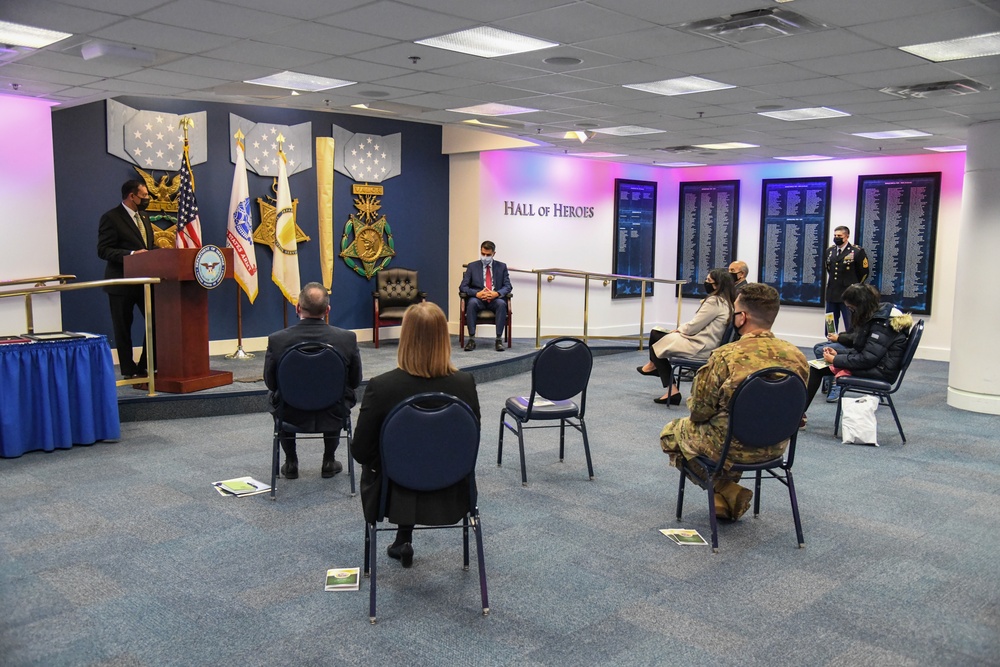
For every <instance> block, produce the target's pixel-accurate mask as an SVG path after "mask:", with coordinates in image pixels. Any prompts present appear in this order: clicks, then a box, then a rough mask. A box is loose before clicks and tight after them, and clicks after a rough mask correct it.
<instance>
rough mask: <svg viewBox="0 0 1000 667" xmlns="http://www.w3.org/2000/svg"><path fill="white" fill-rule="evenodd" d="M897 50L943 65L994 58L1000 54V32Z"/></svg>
mask: <svg viewBox="0 0 1000 667" xmlns="http://www.w3.org/2000/svg"><path fill="white" fill-rule="evenodd" d="M899 48H900V50H901V51H906V52H907V53H912V54H913V55H915V56H920V57H921V58H926V59H927V60H930V61H931V62H935V63H943V62H946V61H948V60H962V59H963V58H980V57H982V56H995V55H997V54H1000V32H990V33H986V34H984V35H975V36H973V37H962V38H960V39H948V40H945V41H943V42H927V43H926V44H913V45H912V46H901V47H899Z"/></svg>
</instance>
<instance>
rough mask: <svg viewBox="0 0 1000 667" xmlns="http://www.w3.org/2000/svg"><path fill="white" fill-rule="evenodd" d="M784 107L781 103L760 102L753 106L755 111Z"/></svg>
mask: <svg viewBox="0 0 1000 667" xmlns="http://www.w3.org/2000/svg"><path fill="white" fill-rule="evenodd" d="M784 108H785V105H783V104H761V105H758V106H755V107H754V109H756V110H757V111H777V110H778V109H784Z"/></svg>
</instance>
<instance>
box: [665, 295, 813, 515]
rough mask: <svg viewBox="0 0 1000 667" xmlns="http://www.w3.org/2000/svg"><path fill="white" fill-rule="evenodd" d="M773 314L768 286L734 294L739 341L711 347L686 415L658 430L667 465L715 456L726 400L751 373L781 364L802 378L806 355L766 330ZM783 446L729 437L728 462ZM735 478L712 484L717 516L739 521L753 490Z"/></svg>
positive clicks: (774, 300)
mask: <svg viewBox="0 0 1000 667" xmlns="http://www.w3.org/2000/svg"><path fill="white" fill-rule="evenodd" d="M777 314H778V292H777V290H775V289H774V288H773V287H771V286H769V285H765V284H763V283H750V284H749V285H747V286H746V287H745V288H744V289H743V291H742V292H741V293H740V295H739V296H738V297H737V299H736V304H735V311H734V314H733V325H734V326H735V327H736V330H737V332H739V334H740V339H739V340H738V341H736V342H734V343H730V344H729V345H724V346H722V347H720V348H718V349H717V350H715V351H714V352H713V353H712V356H711V357H709V359H708V362H707V363H706V364H705V365H704V366H702V368H701V370H699V371H698V374H697V375H696V376H695V379H694V388H693V389H692V391H691V397H690V398H689V399H688V408H689V409H690V410H691V416H690V417H684V418H681V419H675V420H673V421H672V422H670V423H668V424H667V425H666V426H664V427H663V431H662V432H661V433H660V446H661V447H662V448H663V451H664V452H665V453H667V454H668V455H669V456H670V463H671V464H672V465H674V466H676V467H678V468H680V467H681V466H680V461H679V458H683V459H685V460H687V461H690V460H691V459H694V458H695V457H697V456H699V455H705V456H709V457H712V458H716V459H717V458H718V457H719V455H720V454H721V453H722V445H723V443H724V442H725V439H726V431H727V429H728V427H729V413H728V406H729V401H730V399H732V397H733V392H734V391H736V387H737V386H739V384H740V383H741V382H742V381H743V380H744V379H745V378H746V377H747V376H748V375H750V374H751V373H753V372H754V371H758V370H761V369H763V368H770V367H773V366H781V367H783V368H787V369H789V370H791V371H792V372H794V373H795V374H796V375H798V376H799V377H800V378H802V380H803V382H804V381H806V379H807V378H808V376H809V364H808V363H807V362H806V358H805V355H803V354H802V352H801V351H800V350H799V349H798V348H797V347H795V346H794V345H792V344H791V343H789V342H786V341H783V340H780V339H778V338H775V337H774V334H773V333H772V332H771V325H772V324H773V323H774V318H775V317H776V316H777ZM786 446H787V442H785V443H782V444H781V445H777V446H775V447H771V448H766V449H754V450H750V451H747V452H744V451H743V449H742V446H741V445H740V443H739V441H733V443H732V445H731V446H730V449H729V460H731V461H737V462H741V463H752V462H755V461H765V460H768V459H772V458H775V457H776V456H778V455H780V454H781V453H782V452H784V451H785V447H786ZM739 478H740V473H738V472H730V473H728V474H727V475H726V476H724V477H722V478H720V481H719V482H717V483H716V487H715V489H716V493H715V506H716V511H717V512H718V515H719V516H720V517H721V518H728V519H734V520H735V519H738V518H739V517H740V516H742V515H743V513H744V512H746V510H747V508H748V507H749V506H750V499H751V498H753V492H752V491H750V489H747V488H744V487H742V486H740V485H739V484H737V483H736V482H737V481H739Z"/></svg>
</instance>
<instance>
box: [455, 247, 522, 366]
mask: <svg viewBox="0 0 1000 667" xmlns="http://www.w3.org/2000/svg"><path fill="white" fill-rule="evenodd" d="M496 248H497V247H496V244H494V243H493V241H483V245H482V247H480V249H479V251H480V255H481V257H480V260H479V261H478V262H470V263H469V266H468V268H466V270H465V277H463V278H462V285H461V287H459V290H460V291H461V292H462V294H466V295H468V297H469V298H468V300H467V301H466V304H465V319H466V324H467V325H468V328H469V341H468V342H467V343H466V344H465V351H466V352H471V351H472V350H474V349H476V316H477V315H478V314H479V312H480V311H481V310H484V309H486V310H491V311H493V312H494V313H495V315H496V320H497V339H496V344H495V346H494V347H495V348H496V351H497V352H503V350H504V347H503V332H504V329H505V328H506V326H507V302H506V301H505V300H504V297H505V296H507V295H508V294H510V291H511V289H512V288H511V285H510V275H509V274H508V273H507V265H506V264H504V263H503V262H497V261H495V260H494V259H493V254H494V253H495V252H496Z"/></svg>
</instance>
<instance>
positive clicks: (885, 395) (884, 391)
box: [833, 320, 924, 444]
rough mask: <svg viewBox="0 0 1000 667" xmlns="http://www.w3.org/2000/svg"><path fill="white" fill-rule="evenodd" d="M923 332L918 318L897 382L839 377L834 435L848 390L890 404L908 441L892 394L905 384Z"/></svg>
mask: <svg viewBox="0 0 1000 667" xmlns="http://www.w3.org/2000/svg"><path fill="white" fill-rule="evenodd" d="M923 334H924V321H923V320H917V323H916V324H914V325H913V326H912V327H910V332H909V334H907V337H906V351H905V352H904V353H903V360H902V363H901V364H900V367H899V377H897V378H896V381H895V382H892V383H890V382H884V381H882V380H875V379H871V378H859V377H854V376H853V375H844V376H843V377H839V378H837V385H838V386H839V387H840V398H839V399H838V400H837V416H836V417H835V418H834V420H833V434H834V435H838V434H839V433H840V415H841V414H842V411H841V405H842V402H843V400H844V395H845V394H846V393H848V392H853V393H855V394H865V395H867V396H877V397H878V402H879V405H888V406H889V409H890V410H892V418H893V419H895V420H896V428H897V429H898V430H899V437H900V438H902V439H903V443H904V444H905V443H906V436H905V435H903V425H902V424H901V423H900V421H899V415H898V414H897V413H896V406H895V405H893V403H892V395H893V394H895V393H896V392H897V391H899V388H900V386H901V385H902V384H903V376H904V375H906V369H907V368H909V367H910V362H911V361H913V355H914V354H916V352H917V346H918V345H920V337H921V336H923Z"/></svg>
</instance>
